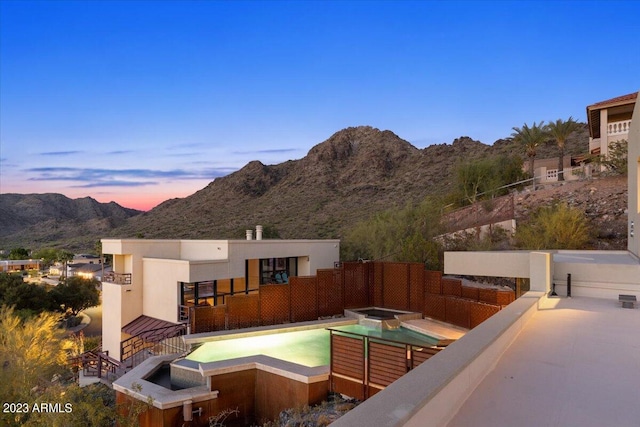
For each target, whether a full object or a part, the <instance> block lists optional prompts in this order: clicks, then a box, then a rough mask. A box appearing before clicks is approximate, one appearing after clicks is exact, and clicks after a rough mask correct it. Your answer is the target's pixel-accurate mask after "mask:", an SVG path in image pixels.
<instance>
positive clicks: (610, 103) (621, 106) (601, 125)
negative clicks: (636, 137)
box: [587, 92, 638, 156]
mask: <svg viewBox="0 0 640 427" xmlns="http://www.w3.org/2000/svg"><path fill="white" fill-rule="evenodd" d="M637 97H638V93H637V92H634V93H630V94H628V95H623V96H618V97H616V98H612V99H608V100H606V101H601V102H596V103H595V104H593V105H589V106H588V107H587V122H588V125H589V153H590V154H593V155H597V154H599V155H602V156H606V155H607V154H608V153H609V144H611V143H612V142H615V141H620V140H623V139H624V140H628V139H629V130H630V129H631V116H632V115H633V107H634V105H635V103H636V99H637Z"/></svg>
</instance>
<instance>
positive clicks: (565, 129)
mask: <svg viewBox="0 0 640 427" xmlns="http://www.w3.org/2000/svg"><path fill="white" fill-rule="evenodd" d="M578 126H579V125H578V122H576V121H575V120H573V117H569V119H568V120H567V121H563V120H562V119H558V120H556V121H555V122H549V124H548V125H547V133H548V134H549V136H551V137H553V139H555V140H556V144H557V145H558V181H564V144H565V142H566V141H567V138H568V137H569V135H571V134H572V133H573V131H575V130H576V129H578Z"/></svg>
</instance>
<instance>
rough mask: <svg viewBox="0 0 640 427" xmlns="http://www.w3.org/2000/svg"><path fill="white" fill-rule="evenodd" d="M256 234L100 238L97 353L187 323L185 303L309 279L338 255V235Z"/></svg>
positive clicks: (216, 300)
mask: <svg viewBox="0 0 640 427" xmlns="http://www.w3.org/2000/svg"><path fill="white" fill-rule="evenodd" d="M261 232H262V230H261V227H258V228H257V233H256V239H251V235H250V234H249V233H247V238H248V239H250V240H143V239H103V240H102V251H103V253H104V254H111V255H113V271H112V272H110V273H108V274H105V276H104V277H103V278H102V304H103V307H104V309H103V316H102V329H103V332H102V333H103V335H102V348H103V350H104V351H108V352H109V356H110V357H112V358H114V359H120V357H121V354H120V352H121V346H120V344H121V341H123V340H124V339H126V338H128V337H129V335H131V334H132V331H136V332H137V333H139V332H140V331H141V329H145V328H147V329H153V328H155V329H157V328H160V327H162V326H168V325H172V324H180V323H186V322H187V320H188V319H186V318H185V315H186V313H188V310H185V308H188V307H190V306H197V305H211V306H215V305H218V304H223V303H224V298H225V296H227V295H234V294H239V293H244V294H249V293H251V292H253V291H257V290H258V288H259V286H261V285H263V284H268V283H272V282H275V280H276V276H277V275H278V276H279V277H282V276H283V274H282V273H283V272H285V273H286V276H288V277H291V276H308V275H311V274H313V273H315V271H316V270H317V269H321V268H333V266H334V263H335V262H336V261H338V260H339V256H340V241H339V240H262V233H261ZM136 321H137V322H136ZM138 323H139V324H138ZM125 327H126V329H125ZM127 331H128V332H127Z"/></svg>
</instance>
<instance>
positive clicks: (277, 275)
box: [260, 257, 298, 285]
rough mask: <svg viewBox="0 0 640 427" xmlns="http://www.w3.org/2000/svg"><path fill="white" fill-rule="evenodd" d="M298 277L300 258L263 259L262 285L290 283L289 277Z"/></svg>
mask: <svg viewBox="0 0 640 427" xmlns="http://www.w3.org/2000/svg"><path fill="white" fill-rule="evenodd" d="M297 275H298V258H297V257H289V258H262V259H261V260H260V284H261V285H266V284H270V283H289V277H291V276H297Z"/></svg>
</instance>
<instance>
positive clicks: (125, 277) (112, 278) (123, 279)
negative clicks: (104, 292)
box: [102, 272, 131, 285]
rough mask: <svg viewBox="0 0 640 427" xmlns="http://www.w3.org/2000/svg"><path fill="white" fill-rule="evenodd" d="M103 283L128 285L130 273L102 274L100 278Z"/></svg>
mask: <svg viewBox="0 0 640 427" xmlns="http://www.w3.org/2000/svg"><path fill="white" fill-rule="evenodd" d="M102 281H103V282H108V283H115V284H117V285H130V284H131V273H114V272H108V273H105V274H104V277H103V278H102Z"/></svg>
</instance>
